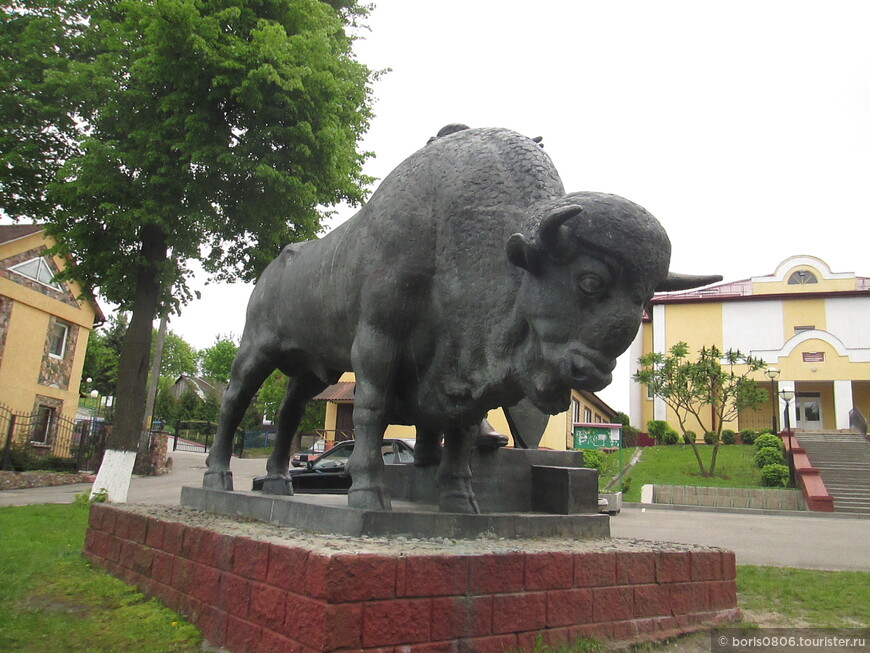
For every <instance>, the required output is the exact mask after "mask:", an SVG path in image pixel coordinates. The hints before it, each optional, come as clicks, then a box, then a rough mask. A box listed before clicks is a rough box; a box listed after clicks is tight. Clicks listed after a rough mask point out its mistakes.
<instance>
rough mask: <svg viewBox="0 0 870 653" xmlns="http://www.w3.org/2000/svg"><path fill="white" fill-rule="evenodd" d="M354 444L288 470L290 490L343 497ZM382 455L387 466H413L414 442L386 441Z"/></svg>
mask: <svg viewBox="0 0 870 653" xmlns="http://www.w3.org/2000/svg"><path fill="white" fill-rule="evenodd" d="M354 444H355V442H354V441H353V440H345V441H344V442H339V443H338V444H336V445H335V446H334V447H333V448H332V449H330V450H329V451H325V452H324V453H322V454H320V455H319V456H317V457H316V458H314V459H313V460H309V461H308V462H306V463H305V466H304V467H296V468H294V467H291V468H290V470H289V471H288V472H287V473H288V475H289V476H290V478H291V480H292V482H293V491H294V492H301V493H311V494H314V493H317V494H346V493H347V491H348V489H350V482H351V479H350V474H348V473H347V461H348V459H349V458H350V454H351V452H352V451H353V447H354ZM381 455H382V456H383V457H384V463H385V464H387V465H395V464H401V463H413V462H414V441H413V440H410V441H409V440H399V439H392V438H385V439H384V441H383V443H382V444H381ZM265 478H266V476H265V475H263V476H257V477H255V478H254V483H253V486H252V488H251V489H252V490H262V489H263V481H264V480H265Z"/></svg>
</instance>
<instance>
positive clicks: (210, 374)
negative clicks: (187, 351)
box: [199, 336, 239, 383]
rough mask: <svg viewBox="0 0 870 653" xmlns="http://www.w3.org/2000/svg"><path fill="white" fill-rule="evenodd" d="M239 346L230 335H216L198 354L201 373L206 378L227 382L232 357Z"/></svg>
mask: <svg viewBox="0 0 870 653" xmlns="http://www.w3.org/2000/svg"><path fill="white" fill-rule="evenodd" d="M238 350H239V346H238V345H237V344H236V342H235V340H234V339H233V338H232V337H231V336H218V337H217V338H215V341H214V344H213V345H212V346H211V347H206V348H205V349H203V350H202V351H201V352H200V354H199V360H200V368H201V369H202V375H203V376H204V377H205V378H207V379H213V380H215V381H221V382H222V383H228V382H229V380H230V370H231V369H232V366H233V359H234V358H235V357H236V352H237V351H238Z"/></svg>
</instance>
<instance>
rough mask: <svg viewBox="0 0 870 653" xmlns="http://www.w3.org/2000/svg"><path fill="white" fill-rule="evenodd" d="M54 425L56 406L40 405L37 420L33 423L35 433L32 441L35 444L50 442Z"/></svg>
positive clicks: (31, 438)
mask: <svg viewBox="0 0 870 653" xmlns="http://www.w3.org/2000/svg"><path fill="white" fill-rule="evenodd" d="M53 426H54V408H52V407H51V406H39V407H38V408H37V409H36V422H35V423H34V425H33V435H31V437H30V441H31V442H32V443H34V444H49V443H50V442H51V429H52V427H53Z"/></svg>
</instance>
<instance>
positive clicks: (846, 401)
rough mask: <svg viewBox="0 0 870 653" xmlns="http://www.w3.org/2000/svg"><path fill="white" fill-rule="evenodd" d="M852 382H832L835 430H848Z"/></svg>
mask: <svg viewBox="0 0 870 653" xmlns="http://www.w3.org/2000/svg"><path fill="white" fill-rule="evenodd" d="M852 406H853V404H852V382H851V381H834V415H835V416H836V418H837V423H836V427H837V429H838V430H839V429H848V428H849V411H850V410H852Z"/></svg>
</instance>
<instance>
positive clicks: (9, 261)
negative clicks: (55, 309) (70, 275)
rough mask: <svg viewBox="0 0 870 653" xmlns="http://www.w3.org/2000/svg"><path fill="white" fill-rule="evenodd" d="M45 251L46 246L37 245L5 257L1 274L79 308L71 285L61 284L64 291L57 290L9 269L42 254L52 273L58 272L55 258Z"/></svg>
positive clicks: (0, 263) (1, 264) (0, 265)
mask: <svg viewBox="0 0 870 653" xmlns="http://www.w3.org/2000/svg"><path fill="white" fill-rule="evenodd" d="M45 251H46V248H45V247H36V248H34V249H30V250H27V251H26V252H20V253H18V254H15V255H14V256H10V257H9V258H6V259H3V261H0V276H2V277H5V278H7V279H9V280H10V281H14V282H15V283H18V284H21V285H22V286H25V287H27V288H30V289H31V290H33V291H34V292H38V293H39V294H41V295H45V296H46V297H51V298H52V299H56V300H58V301H61V302H63V303H64V304H67V305H68V306H73V307H75V308H79V303H78V301H76V298H75V297H73V294H72V293H71V292H70V291H69V287H68V286H66V284H61V285H63V288H64V289H63V290H62V291H59V290H55V289H54V288H51V287H50V286H46V285H45V284H44V283H39V282H38V281H34V280H33V279H29V278H27V277H25V276H24V275H22V274H16V273H15V272H12V271H11V270H9V269H8V268H12V267H15V266H16V265H18V264H19V263H24V262H25V261H29V260H30V259H32V258H36V257H37V256H42V257H43V258H45V261H46V263H48V266H49V268H51V271H52V273H53V274H57V273H58V272H59V270H58V268H57V265H56V264H55V262H54V259H53V258H51V257H50V256H46V255H45Z"/></svg>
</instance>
